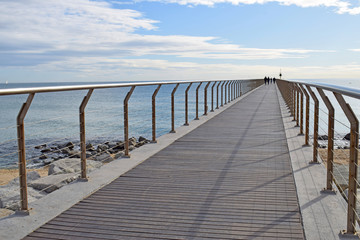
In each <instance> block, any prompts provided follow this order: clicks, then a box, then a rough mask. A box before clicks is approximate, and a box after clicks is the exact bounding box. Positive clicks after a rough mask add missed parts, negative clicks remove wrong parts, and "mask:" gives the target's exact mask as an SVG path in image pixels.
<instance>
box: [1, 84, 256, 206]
mask: <svg viewBox="0 0 360 240" xmlns="http://www.w3.org/2000/svg"><path fill="white" fill-rule="evenodd" d="M211 83H213V84H212V85H211V110H210V111H211V112H213V111H214V105H215V103H214V99H215V95H216V108H215V109H219V107H222V106H223V103H224V104H227V103H228V102H230V101H232V100H234V99H236V98H238V97H240V96H242V94H243V92H242V89H243V86H242V85H243V84H244V83H249V84H250V85H251V86H250V88H251V89H255V88H257V87H258V86H260V85H262V84H263V80H258V79H257V80H218V81H167V82H143V83H119V84H98V85H75V86H58V87H38V88H14V89H1V90H0V96H5V95H19V94H27V95H28V97H27V100H26V102H25V103H24V104H23V105H22V107H21V109H20V111H19V113H18V116H17V145H18V168H19V185H20V187H19V188H20V208H21V211H24V212H29V207H28V186H27V164H26V163H27V159H26V145H25V127H24V120H25V117H26V114H27V112H28V110H29V108H30V106H31V103H32V101H33V99H34V97H35V95H37V94H39V93H49V92H52V93H54V92H64V91H80V90H87V94H86V95H85V97H84V98H83V100H82V102H81V104H80V106H79V127H80V133H79V134H80V152H81V154H80V159H81V174H80V177H81V179H83V180H87V156H86V150H87V149H86V128H85V126H86V125H85V109H86V106H87V104H88V102H89V100H90V98H91V96H92V93H93V92H94V91H96V90H98V89H105V88H107V89H109V88H130V90H129V92H128V93H127V94H126V96H125V98H124V102H123V108H124V111H123V117H124V127H123V128H124V129H123V130H124V156H123V157H130V153H129V152H130V149H129V116H128V115H129V100H130V98H131V95H132V93H133V92H134V90H135V88H138V87H142V86H156V89H155V91H154V92H153V94H152V126H151V127H152V128H151V129H152V141H151V142H154V143H155V142H156V96H157V94H158V92H159V91H160V89H161V86H163V85H175V87H174V88H173V90H172V93H171V131H170V133H175V93H176V91H177V89H178V87H179V85H183V84H184V85H187V87H186V90H185V124H184V125H185V126H187V125H189V120H188V92H189V90H190V88H191V87H192V86H193V85H195V84H197V87H196V90H195V91H196V117H195V120H197V119H199V89H200V86H201V85H202V84H204V85H205V84H206V85H205V87H204V94H203V96H204V115H207V113H208V87H209V86H210V84H211ZM224 84H225V88H224ZM220 85H221V88H219V87H220ZM215 87H216V91H214V88H215ZM219 91H220V92H219ZM219 98H220V100H219ZM220 102H221V105H219V104H220ZM60 150H61V149H60Z"/></svg>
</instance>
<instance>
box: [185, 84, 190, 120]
mask: <svg viewBox="0 0 360 240" xmlns="http://www.w3.org/2000/svg"><path fill="white" fill-rule="evenodd" d="M191 85H192V83H190V84H189V86H187V88H186V90H185V123H184V126H189V104H188V93H189V90H190V88H191Z"/></svg>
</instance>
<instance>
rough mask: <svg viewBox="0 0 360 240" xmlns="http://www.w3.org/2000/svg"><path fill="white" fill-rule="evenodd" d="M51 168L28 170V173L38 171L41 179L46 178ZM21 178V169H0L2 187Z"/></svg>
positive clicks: (0, 184)
mask: <svg viewBox="0 0 360 240" xmlns="http://www.w3.org/2000/svg"><path fill="white" fill-rule="evenodd" d="M48 170H49V166H43V167H41V168H32V169H27V172H32V171H36V172H38V173H39V174H40V176H41V177H45V176H47V175H48ZM18 177H19V169H18V168H3V169H0V186H5V185H7V184H8V183H9V182H11V180H13V179H15V178H18Z"/></svg>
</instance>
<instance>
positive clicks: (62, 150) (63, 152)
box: [61, 147, 71, 155]
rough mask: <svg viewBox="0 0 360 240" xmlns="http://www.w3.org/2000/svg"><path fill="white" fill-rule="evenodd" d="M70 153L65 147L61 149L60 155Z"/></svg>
mask: <svg viewBox="0 0 360 240" xmlns="http://www.w3.org/2000/svg"><path fill="white" fill-rule="evenodd" d="M70 152H71V150H70V148H68V147H65V148H63V149H61V153H62V154H67V155H69V154H70Z"/></svg>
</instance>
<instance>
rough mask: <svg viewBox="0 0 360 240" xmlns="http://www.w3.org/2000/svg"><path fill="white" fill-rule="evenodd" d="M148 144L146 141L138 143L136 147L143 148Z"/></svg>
mask: <svg viewBox="0 0 360 240" xmlns="http://www.w3.org/2000/svg"><path fill="white" fill-rule="evenodd" d="M145 144H146V140H143V141H141V142H138V143H136V145H135V147H141V146H143V145H145Z"/></svg>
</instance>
